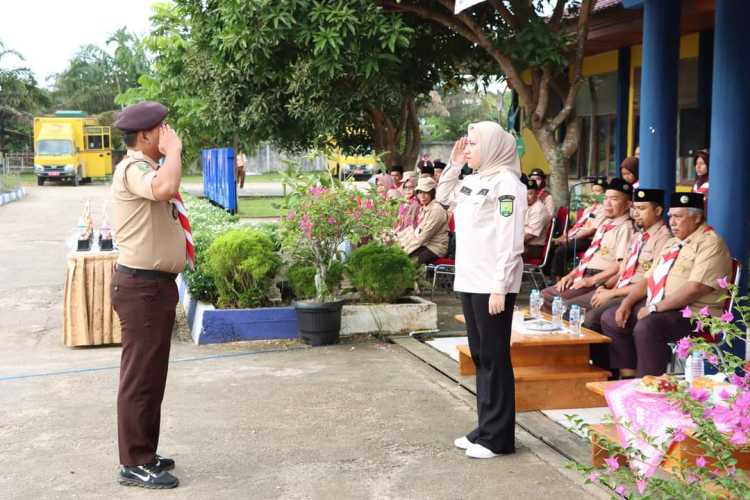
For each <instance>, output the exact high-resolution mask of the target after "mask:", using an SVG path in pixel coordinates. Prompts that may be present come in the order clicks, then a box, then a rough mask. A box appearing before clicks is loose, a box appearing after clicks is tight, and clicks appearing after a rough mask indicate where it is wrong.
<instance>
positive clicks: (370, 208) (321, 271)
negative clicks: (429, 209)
mask: <svg viewBox="0 0 750 500" xmlns="http://www.w3.org/2000/svg"><path fill="white" fill-rule="evenodd" d="M285 182H286V183H287V184H288V185H289V186H290V187H291V188H292V189H291V191H290V193H289V194H287V196H286V197H285V208H286V209H287V210H288V212H287V214H286V216H285V217H282V220H281V228H282V249H283V251H284V252H285V254H286V257H287V260H289V261H291V262H300V261H302V262H309V263H310V264H311V265H313V266H314V267H315V270H316V272H315V289H316V296H315V300H316V301H317V302H329V301H332V300H334V299H335V292H336V291H335V290H331V289H329V286H328V285H327V280H326V277H327V275H328V272H329V270H330V269H331V267H332V265H334V263H335V262H337V261H338V262H341V261H343V260H345V258H346V256H345V252H344V248H345V246H346V244H350V245H355V246H356V245H358V244H360V243H361V242H362V241H364V240H370V239H379V238H380V236H381V235H382V234H384V233H385V232H386V231H387V230H388V229H390V228H392V227H393V225H394V223H395V219H396V208H395V205H394V203H393V202H389V201H386V200H383V199H381V198H380V197H378V196H377V194H376V193H375V192H374V190H373V189H368V190H367V191H364V190H363V189H360V188H359V187H358V185H357V184H356V183H354V182H351V181H345V182H342V181H339V180H338V179H336V178H334V177H332V176H331V175H330V174H321V175H319V176H317V177H309V176H302V175H299V174H298V173H296V174H292V175H290V176H287V178H286V179H285Z"/></svg>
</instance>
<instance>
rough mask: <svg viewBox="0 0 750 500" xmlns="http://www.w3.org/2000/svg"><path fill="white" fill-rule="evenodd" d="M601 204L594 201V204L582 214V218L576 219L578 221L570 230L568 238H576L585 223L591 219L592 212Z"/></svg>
mask: <svg viewBox="0 0 750 500" xmlns="http://www.w3.org/2000/svg"><path fill="white" fill-rule="evenodd" d="M598 206H599V203H597V202H594V204H593V205H591V206H590V207H589V208H587V209H586V210H585V211H584V212H583V214H582V215H581V218H580V219H578V220H577V221H576V223H575V224H574V225H573V227H571V228H570V231H568V238H575V236H576V234H577V233H578V231H580V230H581V228H582V227H583V225H584V224H586V221H587V220H589V218H590V217H591V214H593V213H594V210H596V208H597V207H598Z"/></svg>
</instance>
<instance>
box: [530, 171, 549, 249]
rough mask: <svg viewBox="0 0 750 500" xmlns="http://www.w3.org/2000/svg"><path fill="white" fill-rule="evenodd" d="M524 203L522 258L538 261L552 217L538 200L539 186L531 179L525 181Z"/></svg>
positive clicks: (545, 242)
mask: <svg viewBox="0 0 750 500" xmlns="http://www.w3.org/2000/svg"><path fill="white" fill-rule="evenodd" d="M526 201H527V203H528V206H529V208H528V209H527V210H526V220H525V222H524V228H523V233H524V236H523V239H524V244H525V247H526V248H525V252H524V258H534V259H538V258H540V257H541V256H542V254H543V253H544V247H545V246H546V245H547V231H548V230H549V224H550V222H551V221H552V216H551V215H550V214H549V212H548V211H547V207H545V206H544V203H543V202H542V200H540V199H539V185H538V184H537V183H536V181H534V180H531V179H528V180H527V181H526Z"/></svg>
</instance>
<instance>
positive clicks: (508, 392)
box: [461, 293, 516, 454]
mask: <svg viewBox="0 0 750 500" xmlns="http://www.w3.org/2000/svg"><path fill="white" fill-rule="evenodd" d="M489 299H490V296H489V294H484V293H462V294H461V302H462V305H463V311H464V318H466V329H467V332H468V337H469V349H470V350H471V359H472V360H473V361H474V366H476V369H477V413H478V414H479V425H478V426H477V428H476V429H474V430H473V431H471V432H470V433H469V434H468V435H467V436H466V437H467V439H468V440H469V441H471V442H472V443H478V444H481V445H482V446H484V447H485V448H487V449H489V450H491V451H492V452H493V453H498V454H500V453H503V454H507V453H513V452H514V451H515V427H516V399H515V398H516V394H515V379H514V378H513V365H512V364H511V361H510V334H511V322H512V321H513V306H514V305H515V303H516V294H515V293H509V294H507V295H506V296H505V310H504V311H503V312H502V313H500V314H497V315H494V316H493V315H490V313H489Z"/></svg>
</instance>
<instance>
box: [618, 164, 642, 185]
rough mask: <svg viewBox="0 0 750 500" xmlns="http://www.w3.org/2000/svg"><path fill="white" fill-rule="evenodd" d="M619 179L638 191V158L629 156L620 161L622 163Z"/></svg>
mask: <svg viewBox="0 0 750 500" xmlns="http://www.w3.org/2000/svg"><path fill="white" fill-rule="evenodd" d="M620 177H622V180H624V181H625V182H627V183H628V184H630V185H632V186H633V189H638V186H639V185H640V181H639V180H638V158H636V157H635V156H631V157H629V158H625V159H624V160H622V163H620Z"/></svg>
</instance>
